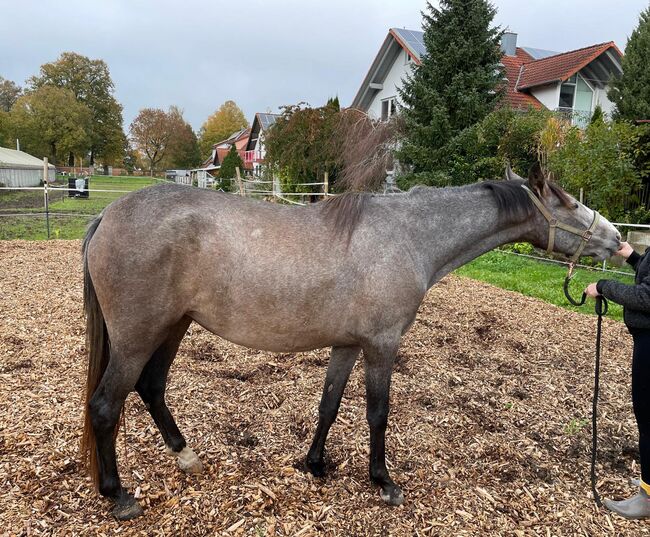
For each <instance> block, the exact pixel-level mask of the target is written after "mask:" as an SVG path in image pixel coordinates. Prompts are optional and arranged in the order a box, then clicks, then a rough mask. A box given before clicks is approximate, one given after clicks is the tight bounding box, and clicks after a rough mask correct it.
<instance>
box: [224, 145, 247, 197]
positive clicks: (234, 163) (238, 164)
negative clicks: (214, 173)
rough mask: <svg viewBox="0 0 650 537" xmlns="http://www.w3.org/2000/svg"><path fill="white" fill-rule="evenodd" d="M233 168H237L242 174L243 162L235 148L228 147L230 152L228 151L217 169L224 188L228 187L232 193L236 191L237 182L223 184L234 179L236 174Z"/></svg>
mask: <svg viewBox="0 0 650 537" xmlns="http://www.w3.org/2000/svg"><path fill="white" fill-rule="evenodd" d="M235 168H239V170H240V172H241V173H244V161H243V160H242V158H241V157H240V156H239V153H238V152H237V148H236V147H235V146H234V145H232V146H230V151H228V154H227V155H226V156H225V157H224V158H223V162H222V163H221V167H220V168H219V178H220V179H221V181H222V183H223V184H224V185H225V186H230V190H231V191H232V192H236V191H237V182H236V181H230V184H228V183H227V182H226V183H224V181H227V180H228V179H234V178H235V176H236V174H237V172H236V170H235Z"/></svg>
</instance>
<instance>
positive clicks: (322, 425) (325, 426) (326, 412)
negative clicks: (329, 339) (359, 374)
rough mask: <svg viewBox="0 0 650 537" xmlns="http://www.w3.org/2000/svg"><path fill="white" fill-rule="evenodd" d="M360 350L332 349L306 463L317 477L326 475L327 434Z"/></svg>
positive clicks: (357, 348) (353, 348) (355, 348)
mask: <svg viewBox="0 0 650 537" xmlns="http://www.w3.org/2000/svg"><path fill="white" fill-rule="evenodd" d="M360 350H361V349H360V348H359V347H332V355H331V357H330V363H329V365H328V366H327V374H326V376H325V386H324V387H323V396H322V397H321V401H320V406H319V408H318V426H317V427H316V434H315V435H314V440H313V442H312V444H311V448H310V449H309V453H308V454H307V461H306V465H307V468H308V469H309V471H310V472H311V473H312V474H313V475H315V476H316V477H322V476H323V475H325V463H324V460H323V453H324V451H325V441H326V440H327V433H328V432H329V430H330V427H331V426H332V423H334V420H335V419H336V415H337V414H338V411H339V406H340V405H341V397H343V391H344V390H345V385H346V384H347V383H348V378H349V377H350V372H351V371H352V368H353V367H354V363H355V362H356V361H357V357H358V356H359V352H360Z"/></svg>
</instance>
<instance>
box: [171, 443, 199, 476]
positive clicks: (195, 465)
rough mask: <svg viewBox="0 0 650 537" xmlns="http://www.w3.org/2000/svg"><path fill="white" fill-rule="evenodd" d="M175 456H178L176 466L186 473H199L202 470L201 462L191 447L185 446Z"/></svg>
mask: <svg viewBox="0 0 650 537" xmlns="http://www.w3.org/2000/svg"><path fill="white" fill-rule="evenodd" d="M176 456H177V457H178V458H177V459H176V463H177V464H178V467H179V468H180V469H181V470H182V471H183V472H185V473H186V474H200V473H201V472H203V463H202V462H201V459H199V457H198V456H197V455H196V453H194V451H192V449H191V448H188V447H187V446H185V447H184V448H183V449H182V451H181V452H180V453H177V454H176Z"/></svg>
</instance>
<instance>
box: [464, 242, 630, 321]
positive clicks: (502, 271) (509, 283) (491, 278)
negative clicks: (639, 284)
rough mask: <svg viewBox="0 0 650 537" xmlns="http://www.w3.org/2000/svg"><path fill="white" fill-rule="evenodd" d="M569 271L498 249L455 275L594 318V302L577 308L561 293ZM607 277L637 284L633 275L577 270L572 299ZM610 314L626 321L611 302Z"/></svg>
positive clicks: (577, 297) (618, 307)
mask: <svg viewBox="0 0 650 537" xmlns="http://www.w3.org/2000/svg"><path fill="white" fill-rule="evenodd" d="M566 272H567V268H566V267H565V266H562V265H555V264H552V263H544V262H541V261H536V260H534V259H527V258H524V257H518V256H515V255H512V254H508V253H504V252H500V251H498V250H495V251H492V252H488V253H487V254H485V255H482V256H481V257H479V258H477V259H475V260H474V261H472V262H470V263H468V264H467V265H465V266H463V267H461V268H459V269H457V270H456V272H455V273H456V274H457V275H459V276H466V277H468V278H473V279H475V280H480V281H483V282H487V283H491V284H492V285H496V286H497V287H501V288H502V289H509V290H511V291H517V292H518V293H522V294H524V295H527V296H532V297H536V298H541V299H542V300H544V301H546V302H550V303H551V304H555V305H556V306H561V307H563V308H566V309H570V310H574V311H580V312H582V313H589V314H594V315H595V313H594V301H593V300H591V299H588V301H587V303H586V304H585V305H584V306H582V307H581V308H576V307H574V306H571V304H569V303H568V301H567V299H566V298H565V296H564V292H563V290H562V284H563V283H564V277H565V276H566ZM604 278H607V279H615V280H619V281H621V282H624V283H633V282H634V280H633V277H632V276H624V275H621V274H612V273H610V272H602V271H599V270H586V269H578V272H577V274H576V276H575V277H574V278H573V280H572V281H571V292H572V296H573V297H574V298H576V299H579V298H580V296H581V295H582V290H583V289H584V288H585V287H586V286H587V284H589V283H591V282H595V281H598V280H600V279H604ZM607 315H608V316H609V317H612V318H614V319H619V320H623V308H622V307H621V306H619V305H618V304H612V303H610V305H609V313H608V314H607Z"/></svg>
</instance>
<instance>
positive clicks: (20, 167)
mask: <svg viewBox="0 0 650 537" xmlns="http://www.w3.org/2000/svg"><path fill="white" fill-rule="evenodd" d="M47 177H48V182H50V181H54V179H55V177H56V168H55V167H54V166H53V165H52V164H48V172H47ZM42 180H43V160H42V159H38V158H36V157H33V156H31V155H29V154H27V153H25V152H24V151H16V150H15V149H8V148H6V147H0V184H2V185H4V186H13V187H26V186H38V185H39V184H40V183H41V181H42Z"/></svg>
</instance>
